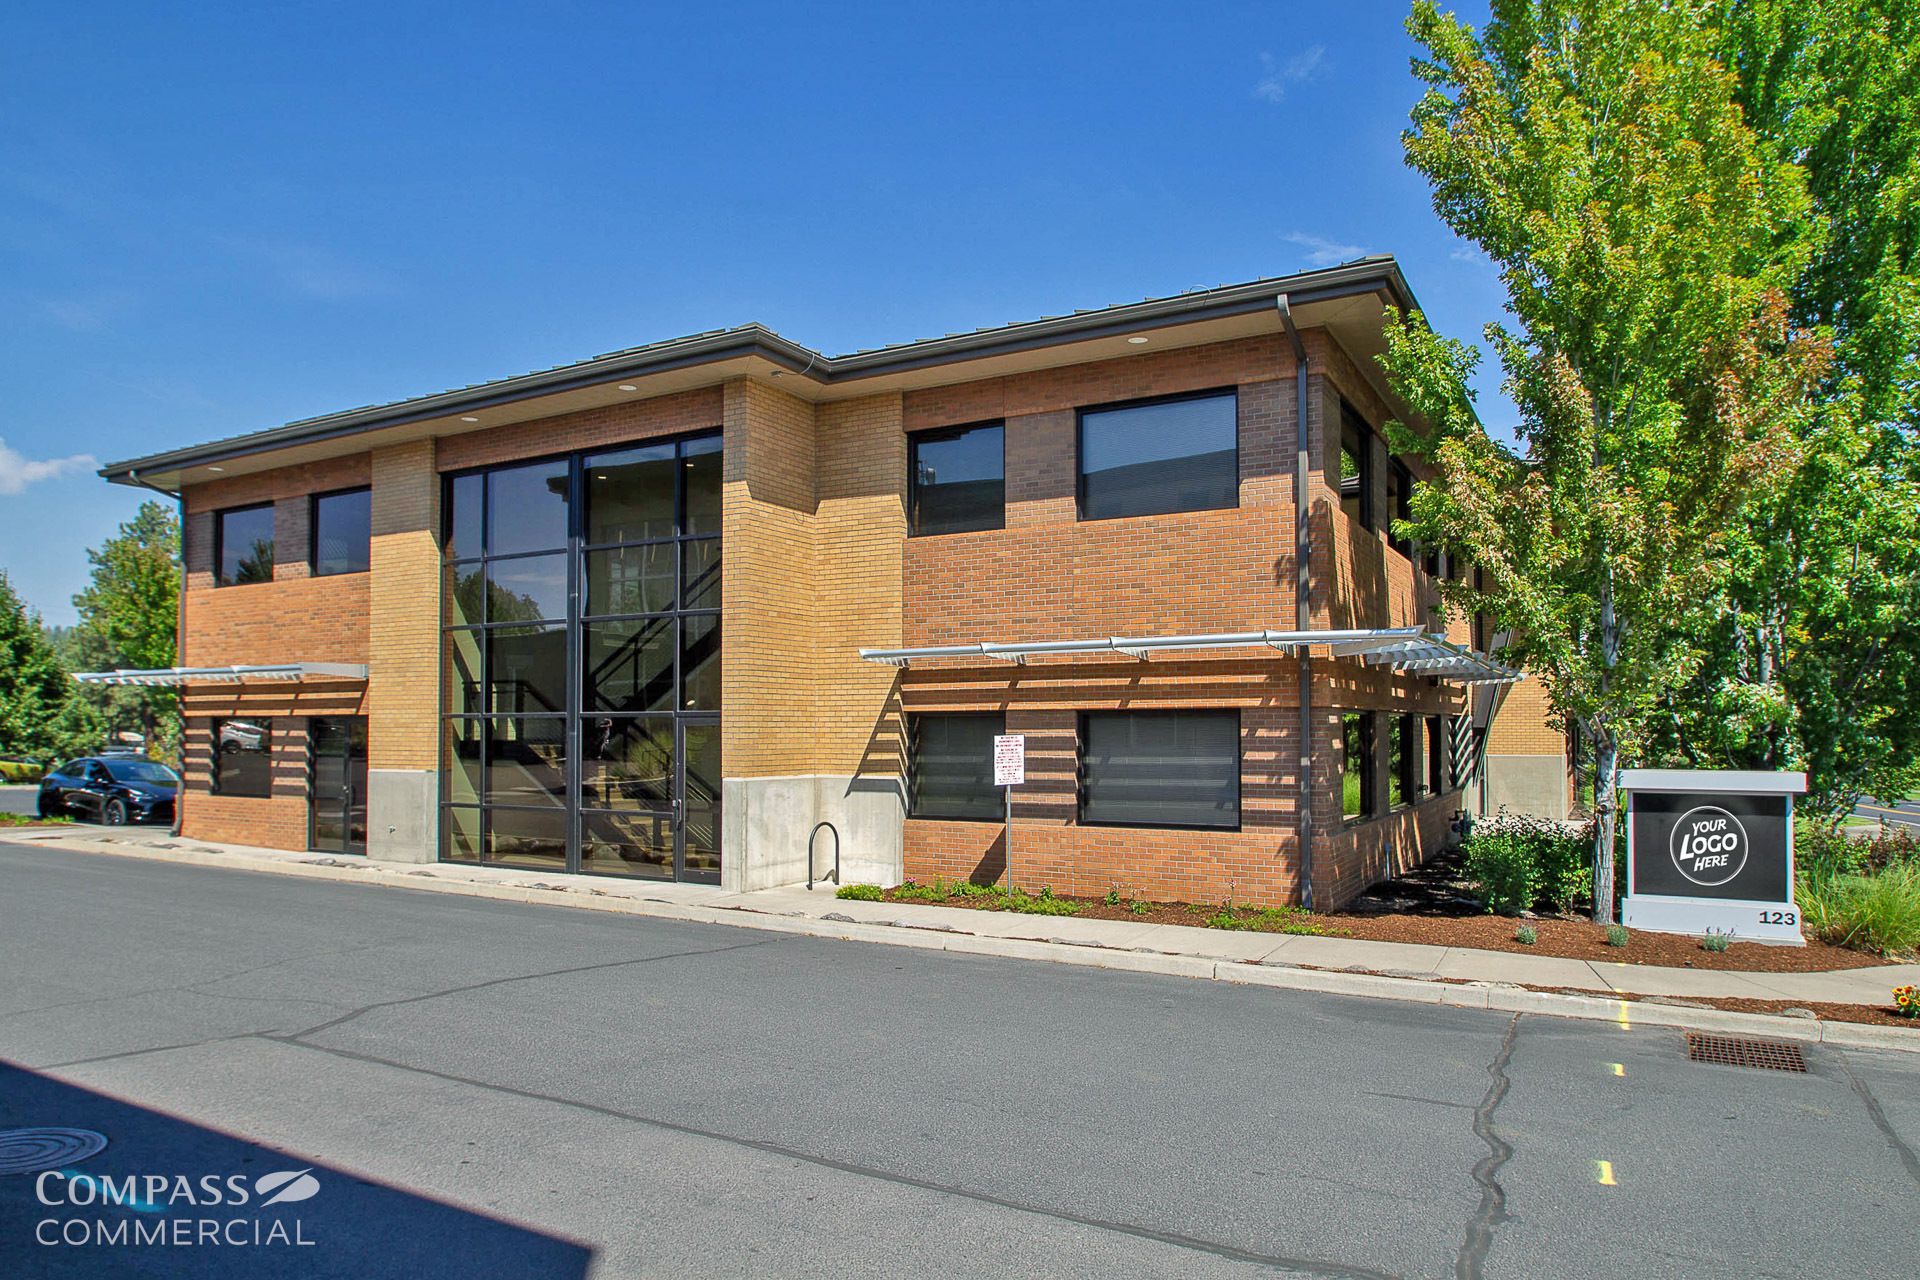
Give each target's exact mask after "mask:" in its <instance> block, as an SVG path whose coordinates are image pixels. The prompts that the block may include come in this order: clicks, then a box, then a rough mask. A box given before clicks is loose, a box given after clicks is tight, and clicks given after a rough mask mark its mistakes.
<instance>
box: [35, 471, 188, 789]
mask: <svg viewBox="0 0 1920 1280" xmlns="http://www.w3.org/2000/svg"><path fill="white" fill-rule="evenodd" d="M179 554H180V522H179V520H178V518H177V517H176V516H175V515H174V512H173V510H172V508H170V507H168V506H166V505H164V504H162V503H159V502H145V503H142V504H141V506H140V510H139V511H137V512H135V513H134V517H133V519H132V520H129V521H128V522H126V523H125V524H123V525H121V526H120V530H119V532H118V533H116V534H115V535H114V536H113V537H111V538H109V539H107V541H106V542H104V543H102V544H101V545H100V546H99V547H98V548H97V549H94V550H91V551H89V552H87V559H88V560H89V561H91V562H92V564H93V570H92V576H91V578H90V579H89V581H88V583H87V587H86V590H84V591H82V592H80V593H79V594H78V595H76V596H74V598H73V607H74V608H75V609H77V610H78V611H79V613H80V621H79V624H78V625H77V626H75V627H74V628H72V633H71V635H70V637H68V642H69V643H68V647H67V648H66V651H65V652H64V654H63V657H64V658H65V660H66V661H67V662H68V663H70V664H71V666H70V669H71V670H76V671H102V670H112V669H115V668H120V667H129V668H152V667H170V666H172V665H173V664H174V646H175V631H176V628H177V626H178V624H179V602H180V568H179V562H178V557H179ZM81 688H82V689H83V690H84V692H83V693H82V694H81V697H80V701H81V703H82V704H83V708H84V710H85V712H86V713H88V714H84V715H83V714H81V713H80V712H81V708H76V712H75V715H74V716H72V717H70V719H69V724H68V726H67V727H68V729H69V730H70V731H71V732H73V733H75V734H78V735H81V736H91V737H92V738H94V739H96V740H97V739H101V738H106V737H110V736H111V735H112V734H114V733H118V732H122V731H126V730H133V731H137V732H139V733H140V734H142V735H144V736H145V738H146V741H147V746H148V750H149V751H152V752H156V753H158V754H161V755H173V754H176V749H177V746H178V739H179V725H178V717H177V716H176V714H175V712H176V708H177V705H178V698H177V695H176V694H175V691H174V690H172V689H170V688H144V687H128V686H81ZM95 745H97V743H96V744H95Z"/></svg>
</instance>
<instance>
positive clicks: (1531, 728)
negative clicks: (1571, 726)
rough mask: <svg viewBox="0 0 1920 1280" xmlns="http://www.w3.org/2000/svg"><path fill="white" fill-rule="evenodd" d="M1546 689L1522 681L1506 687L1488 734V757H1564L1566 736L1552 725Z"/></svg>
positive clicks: (1544, 686) (1535, 683) (1531, 682)
mask: <svg viewBox="0 0 1920 1280" xmlns="http://www.w3.org/2000/svg"><path fill="white" fill-rule="evenodd" d="M1552 716H1553V709H1552V707H1551V706H1549V704H1548V702H1547V687H1546V685H1545V684H1543V683H1541V682H1540V681H1539V680H1537V679H1536V680H1522V681H1520V682H1519V683H1517V684H1513V685H1509V686H1508V687H1507V695H1506V698H1505V699H1504V700H1502V702H1501V703H1500V709H1499V710H1498V711H1497V712H1496V713H1495V715H1494V717H1493V724H1492V726H1491V728H1490V729H1489V730H1488V732H1487V754H1488V755H1497V756H1508V755H1511V756H1536V755H1543V756H1551V755H1564V754H1566V750H1567V737H1566V732H1565V731H1564V730H1562V729H1560V728H1557V727H1556V726H1555V725H1554V724H1553V723H1552Z"/></svg>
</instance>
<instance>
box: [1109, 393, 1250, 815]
mask: <svg viewBox="0 0 1920 1280" xmlns="http://www.w3.org/2000/svg"><path fill="white" fill-rule="evenodd" d="M1223 397H1231V398H1232V400H1233V501H1232V502H1230V503H1227V504H1226V505H1224V506H1218V507H1181V508H1179V509H1177V510H1174V511H1143V512H1135V513H1132V514H1128V515H1118V516H1090V515H1088V514H1087V415H1088V414H1090V413H1112V412H1114V411H1116V410H1120V409H1146V408H1151V407H1152V406H1154V405H1160V404H1182V403H1184V402H1186V401H1189V400H1215V399H1220V398H1223ZM1242 452H1243V449H1242V446H1241V440H1240V385H1239V384H1238V383H1229V384H1227V385H1226V386H1220V387H1209V388H1206V389H1204V390H1200V391H1178V392H1174V393H1172V394H1170V395H1163V396H1141V397H1138V398H1137V399H1132V400H1113V401H1109V402H1107V403H1104V404H1084V405H1076V406H1075V407H1074V410H1073V514H1074V520H1075V522H1076V523H1080V524H1097V523H1100V522H1103V521H1107V520H1140V519H1144V518H1147V517H1151V516H1177V515H1191V514H1193V513H1194V512H1198V511H1238V510H1239V509H1240V485H1241V482H1242V481H1243V480H1245V478H1246V468H1245V466H1244V459H1243V458H1242V457H1241V454H1242ZM1204 829H1206V830H1213V829H1215V828H1204Z"/></svg>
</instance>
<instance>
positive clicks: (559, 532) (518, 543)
mask: <svg viewBox="0 0 1920 1280" xmlns="http://www.w3.org/2000/svg"><path fill="white" fill-rule="evenodd" d="M566 545H567V464H566V463H565V462H564V461H562V462H535V463H532V464H531V465H528V466H524V467H509V468H507V469H505V470H502V471H491V472H488V473H487V554H488V555H490V556H504V555H512V554H513V553H514V552H516V551H553V550H557V549H560V548H564V547H565V546H566ZM461 554H463V555H464V554H466V552H464V551H463V552H462V553H461Z"/></svg>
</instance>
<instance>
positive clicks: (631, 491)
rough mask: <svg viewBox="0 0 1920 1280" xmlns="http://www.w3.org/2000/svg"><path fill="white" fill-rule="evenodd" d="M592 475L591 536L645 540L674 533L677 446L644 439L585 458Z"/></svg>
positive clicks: (599, 540) (589, 489) (600, 540)
mask: <svg viewBox="0 0 1920 1280" xmlns="http://www.w3.org/2000/svg"><path fill="white" fill-rule="evenodd" d="M582 465H583V466H584V467H585V468H586V477H587V541H588V543H590V544H592V545H595V546H597V545H599V544H601V543H603V542H642V541H645V540H647V539H650V538H671V537H672V536H673V533H674V521H675V512H674V489H673V481H674V471H675V459H674V447H673V446H672V445H670V444H649V445H642V446H641V447H639V448H637V449H623V450H621V451H620V452H619V453H599V454H595V455H593V456H592V457H590V458H588V459H587V460H586V461H585V462H584V463H583V464H582Z"/></svg>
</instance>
